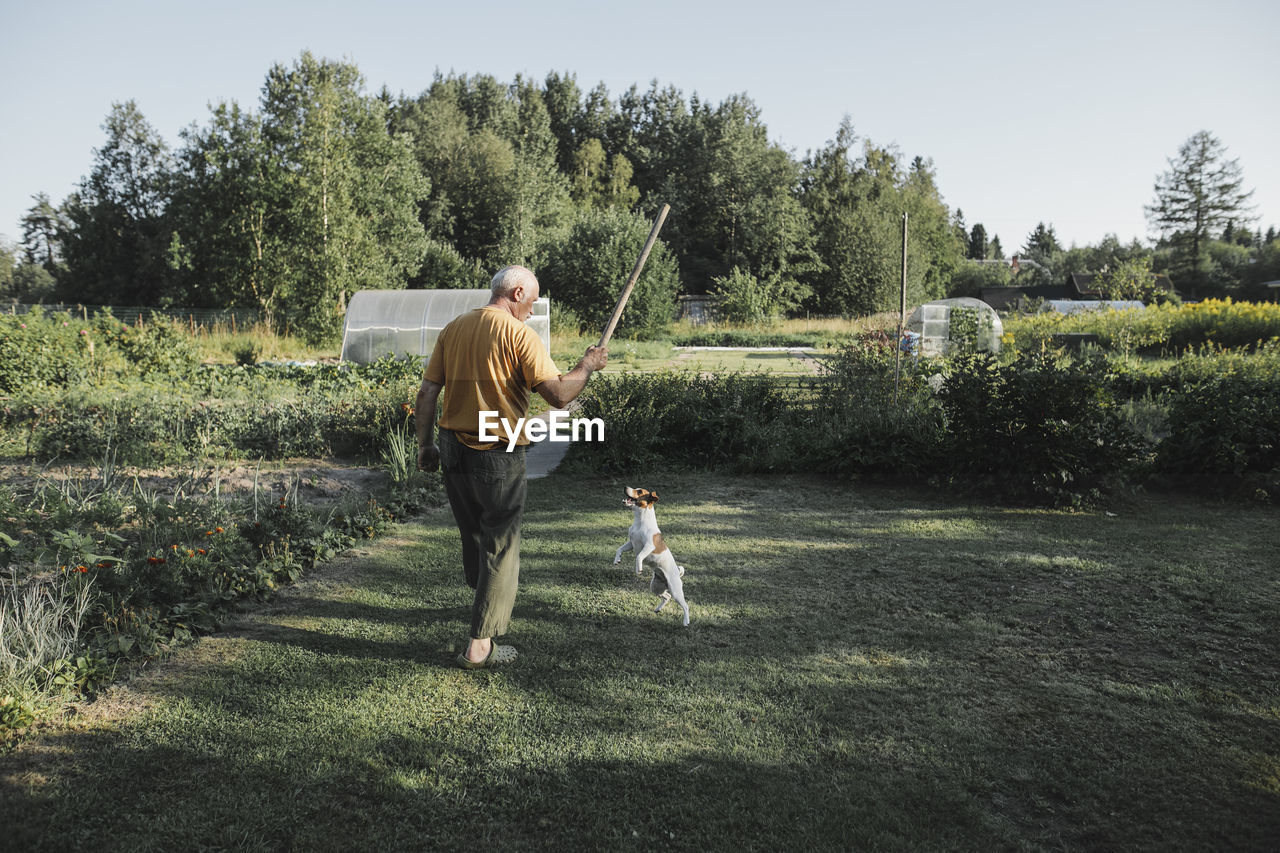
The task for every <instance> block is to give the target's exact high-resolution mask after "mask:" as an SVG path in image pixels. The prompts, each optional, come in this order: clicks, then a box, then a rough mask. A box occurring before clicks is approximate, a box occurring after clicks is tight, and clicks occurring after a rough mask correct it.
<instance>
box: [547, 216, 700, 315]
mask: <svg viewBox="0 0 1280 853" xmlns="http://www.w3.org/2000/svg"><path fill="white" fill-rule="evenodd" d="M649 230H650V223H649V222H647V221H646V220H645V219H644V218H643V217H642V216H640V215H639V214H634V213H628V212H626V211H620V210H616V209H609V210H605V211H594V210H589V211H581V212H579V213H578V214H577V216H576V218H575V219H574V221H573V223H572V224H571V225H570V227H569V228H568V230H567V231H565V232H564V233H563V234H557V235H552V236H551V237H549V238H548V242H547V243H546V244H545V245H544V246H543V247H542V249H541V251H542V252H544V253H545V255H546V258H547V260H546V262H545V263H544V264H543V265H542V266H541V267H540V268H539V269H538V270H537V273H538V280H539V282H540V283H541V285H542V293H543V294H544V295H546V296H549V297H550V298H551V299H552V301H553V303H554V302H556V301H559V302H561V303H562V304H563V305H564V306H565V307H567V308H568V309H570V310H571V311H572V312H573V313H574V314H575V315H576V316H577V317H578V319H579V320H580V322H581V323H583V324H585V327H586V328H589V329H603V328H604V326H605V324H606V323H607V322H608V321H609V317H610V316H611V314H612V313H613V306H614V303H615V301H616V300H617V297H618V295H619V294H620V293H621V292H622V288H623V285H625V284H626V281H627V278H628V277H629V276H630V275H631V270H632V267H634V266H635V261H636V257H637V256H638V255H639V254H640V250H641V249H642V248H643V247H644V243H645V240H646V239H647V238H648V236H649ZM679 289H680V279H679V275H678V273H677V270H676V261H675V256H674V255H672V254H671V252H670V251H669V250H668V249H667V247H666V246H665V245H664V244H663V243H662V242H661V241H659V242H657V243H656V244H654V247H653V250H652V251H651V252H650V254H649V259H648V261H647V262H646V263H645V267H644V271H643V272H642V273H641V275H640V278H639V280H638V281H637V282H636V286H635V289H634V290H633V291H632V292H631V297H630V299H629V300H628V301H627V309H626V311H625V312H624V313H623V315H622V320H621V321H620V322H619V324H618V329H617V334H618V336H619V337H630V338H640V339H648V338H652V337H655V336H658V335H661V334H663V333H665V331H666V327H667V324H668V323H670V322H671V320H672V318H673V317H674V315H675V304H676V299H675V297H676V293H677V292H678V291H679Z"/></svg>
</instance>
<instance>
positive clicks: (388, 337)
mask: <svg viewBox="0 0 1280 853" xmlns="http://www.w3.org/2000/svg"><path fill="white" fill-rule="evenodd" d="M489 295H490V293H489V290H488V289H484V290H360V291H357V292H356V293H354V294H353V295H352V297H351V301H350V302H349V303H348V304H347V318H346V320H345V321H344V322H343V324H342V360H343V361H353V362H355V363H356V364H369V363H370V362H374V361H377V360H378V359H380V358H382V357H383V356H388V355H392V356H397V357H409V358H415V357H423V358H426V357H429V356H430V355H431V350H432V349H433V348H434V347H435V345H436V338H437V337H438V336H439V335H440V330H441V329H443V328H444V327H445V326H446V325H447V324H448V323H449V321H450V320H452V319H453V318H454V317H457V316H458V315H460V314H465V313H466V312H468V311H470V310H471V309H473V308H480V307H482V306H483V305H485V304H487V303H488V302H489ZM528 323H529V325H530V326H532V327H533V330H534V331H535V332H537V333H538V337H539V338H541V339H542V344H543V346H545V347H546V348H547V352H550V351H551V301H550V300H549V299H547V297H545V296H543V297H541V298H539V299H538V301H536V302H534V303H533V314H532V316H530V317H529V320H528Z"/></svg>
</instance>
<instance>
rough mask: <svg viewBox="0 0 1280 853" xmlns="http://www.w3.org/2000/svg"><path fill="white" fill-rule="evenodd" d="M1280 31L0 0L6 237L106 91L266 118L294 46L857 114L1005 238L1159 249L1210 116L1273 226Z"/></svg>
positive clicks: (170, 120)
mask: <svg viewBox="0 0 1280 853" xmlns="http://www.w3.org/2000/svg"><path fill="white" fill-rule="evenodd" d="M1277 44H1280V4H1278V3H1276V2H1274V0H1218V2H1215V3H1205V2H1203V0H1195V2H1190V0H1160V2H1154V1H1153V0H1140V1H1139V2H1126V0H1110V2H1101V0H1074V2H1067V3H1044V2H1039V3H1038V2H1035V0H1021V2H1009V0H994V2H987V3H981V2H976V3H961V2H954V0H950V2H941V0H938V2H930V1H929V0H897V2H883V0H877V2H828V0H785V2H767V3H766V2H760V0H736V1H735V2H700V0H680V2H672V0H648V2H641V3H631V4H619V3H602V2H599V3H598V2H587V0H543V2H540V3H539V2H527V0H526V2H510V0H482V2H473V3H467V2H459V0H450V2H447V3H438V2H424V1H423V0H419V2H389V0H363V1H362V2H324V0H310V2H300V0H290V1H289V2H286V1H285V0H256V2H245V0H223V2H220V3H199V4H196V3H188V2H183V0H165V2H154V0H95V1H94V2H83V1H82V0H72V2H63V3H54V4H39V3H32V2H29V0H0V80H3V87H2V90H0V116H3V131H0V234H3V235H5V236H6V237H7V238H8V239H9V240H10V241H11V242H17V241H18V239H19V238H20V236H21V230H20V228H19V225H18V222H19V220H20V218H21V217H22V215H23V213H24V212H25V210H26V209H27V208H28V207H30V205H31V196H32V195H33V194H35V193H37V192H45V193H48V195H49V196H50V197H51V198H52V200H53V201H54V202H55V203H58V202H60V201H61V200H62V199H63V198H65V197H66V195H67V194H68V193H69V192H71V191H72V189H73V188H74V187H75V185H76V183H77V182H78V181H79V180H80V179H81V177H82V176H84V175H86V174H87V173H88V172H89V170H90V168H91V165H92V162H93V149H94V148H96V147H98V146H100V145H101V144H102V142H103V138H104V137H103V132H102V129H101V125H102V122H103V119H104V118H105V117H106V115H107V112H108V111H109V110H110V108H111V104H112V102H116V101H125V100H128V99H133V100H135V101H136V102H137V103H138V106H139V108H140V109H141V110H142V113H143V115H144V116H146V118H147V119H148V120H149V121H150V123H151V124H152V125H153V126H154V127H155V128H156V129H157V130H158V131H159V132H160V133H161V134H162V135H163V136H164V137H165V138H166V139H167V140H168V141H169V143H170V144H171V145H173V146H176V145H177V144H178V143H179V138H178V132H179V131H180V130H181V129H182V128H183V127H185V126H187V125H189V124H191V123H192V122H197V123H201V124H203V123H205V121H206V120H207V117H208V105H209V104H210V103H211V102H216V101H219V100H223V99H227V100H236V101H238V102H239V103H240V104H241V105H244V106H253V107H255V108H256V106H257V104H258V97H259V93H260V90H261V87H262V83H263V80H264V79H265V76H266V73H267V70H268V69H269V68H270V67H271V65H272V64H273V63H277V62H280V63H285V64H288V63H291V62H292V61H293V60H294V59H295V58H296V57H297V56H298V55H299V54H300V53H301V52H302V51H303V50H311V51H312V52H313V53H315V54H317V55H319V56H322V57H328V58H334V59H347V60H350V61H354V62H355V63H356V65H357V66H359V68H360V70H361V72H362V73H363V74H364V77H365V80H366V82H367V89H368V91H370V92H376V91H377V90H378V89H380V88H381V87H382V86H383V85H384V84H385V85H386V86H388V87H389V88H390V89H391V91H392V92H394V93H400V92H404V93H407V94H411V95H416V94H418V93H419V92H421V91H422V90H423V89H424V88H426V87H427V85H428V84H429V83H430V81H431V77H432V75H433V74H434V73H435V71H437V70H439V71H441V72H445V73H448V72H450V71H455V72H458V73H466V74H491V75H493V76H494V77H496V78H497V79H499V80H500V81H503V82H509V81H511V80H512V79H513V78H514V77H515V75H517V74H522V75H525V76H526V77H530V78H533V79H535V80H538V81H541V80H543V79H544V78H545V76H546V74H547V72H548V71H552V70H556V71H561V72H570V73H572V74H574V75H576V77H577V80H578V84H579V86H580V87H581V88H583V89H584V90H587V89H590V88H591V87H593V86H594V85H595V84H596V83H599V82H603V83H604V84H605V85H606V86H607V87H608V89H609V91H610V93H611V94H612V95H613V96H614V97H615V98H616V97H617V96H618V95H619V94H620V93H621V92H623V91H625V90H626V89H627V88H628V87H630V86H631V85H632V84H637V85H639V86H640V87H641V88H642V89H643V88H647V87H648V85H649V82H650V81H652V80H655V79H656V80H657V81H659V83H660V84H662V85H664V86H665V85H668V84H670V85H674V86H675V87H677V88H678V89H680V90H681V91H682V92H683V93H684V94H685V96H686V98H687V97H689V96H691V95H693V94H695V93H696V94H697V95H698V96H699V98H700V99H701V100H703V101H704V102H711V103H719V102H720V101H721V100H723V99H724V98H725V97H727V96H729V95H731V94H735V93H746V94H747V95H748V96H750V97H751V98H752V99H753V100H754V101H755V103H756V104H757V105H758V106H759V107H760V110H761V114H762V119H763V120H764V122H765V123H766V124H767V125H768V128H769V135H770V137H771V138H772V139H774V140H775V141H776V142H778V143H779V144H781V145H782V146H783V147H785V148H787V149H790V150H791V151H792V152H793V153H794V154H795V155H796V156H803V155H804V154H805V153H806V152H807V151H809V150H812V149H817V148H820V147H821V146H823V145H824V144H825V143H826V142H827V140H829V139H831V138H832V137H833V136H834V135H835V131H836V128H837V127H838V126H839V124H840V121H841V119H842V117H843V116H845V115H848V116H849V117H850V118H851V119H852V121H853V124H854V127H855V130H856V131H857V132H858V134H859V135H861V136H863V137H865V138H868V139H870V140H872V141H873V142H875V143H877V144H880V145H894V146H896V147H897V149H898V150H899V151H900V152H901V153H902V155H903V156H904V158H906V159H907V160H909V159H910V158H911V157H914V156H916V155H921V156H924V157H927V158H931V159H932V160H933V162H934V166H935V168H936V172H937V180H938V186H939V188H940V189H941V191H942V194H943V197H944V199H945V201H946V202H947V204H948V205H949V206H950V207H952V208H953V209H954V208H957V207H958V208H961V209H963V211H964V214H965V220H966V222H967V223H968V224H969V225H973V224H974V223H976V222H981V223H983V224H984V225H985V226H986V229H987V233H988V236H990V235H991V234H998V235H999V236H1000V239H1001V243H1002V244H1003V246H1004V248H1005V250H1006V252H1012V251H1015V250H1016V249H1017V248H1018V247H1019V246H1021V245H1022V243H1023V242H1024V241H1025V239H1026V236H1027V234H1028V233H1029V232H1030V231H1031V230H1032V229H1033V228H1034V227H1035V225H1036V223H1037V222H1040V221H1044V222H1046V223H1049V224H1051V225H1053V226H1054V228H1055V229H1056V231H1057V233H1058V236H1059V238H1060V240H1061V241H1062V242H1063V243H1064V244H1066V245H1070V244H1071V243H1073V242H1074V243H1077V244H1080V245H1084V244H1090V243H1096V242H1097V241H1099V240H1100V239H1101V238H1102V237H1103V236H1104V235H1106V234H1108V233H1111V234H1115V235H1117V236H1118V237H1120V239H1121V240H1123V241H1125V242H1128V241H1129V240H1131V239H1133V238H1135V237H1136V238H1138V239H1141V240H1146V239H1147V238H1148V237H1149V236H1150V235H1149V232H1148V228H1147V224H1146V219H1145V218H1144V216H1143V205H1145V204H1149V203H1150V202H1151V199H1152V185H1153V182H1154V180H1155V177H1156V175H1157V174H1158V173H1160V172H1161V171H1163V170H1164V169H1165V168H1167V159H1168V158H1170V157H1173V156H1174V155H1175V154H1176V153H1177V150H1178V147H1179V146H1180V145H1181V144H1182V143H1183V142H1184V141H1185V140H1186V139H1187V138H1188V137H1190V136H1191V135H1192V134H1193V133H1195V132H1197V131H1199V130H1209V131H1210V132H1212V133H1213V134H1215V135H1216V136H1217V137H1218V138H1219V139H1221V140H1222V141H1223V143H1225V144H1226V145H1227V147H1228V152H1229V154H1230V156H1233V157H1235V158H1237V159H1238V160H1239V162H1240V165H1241V167H1242V168H1243V170H1244V178H1245V183H1246V186H1247V187H1251V188H1254V189H1255V194H1254V199H1253V201H1254V204H1255V206H1256V208H1257V211H1256V212H1257V214H1258V216H1259V221H1260V224H1261V225H1262V227H1264V228H1265V227H1267V226H1269V225H1276V226H1280V159H1277V156H1276V155H1277V152H1278V151H1280V65H1277V59H1278V57H1277ZM672 215H673V216H678V215H679V211H673V212H672Z"/></svg>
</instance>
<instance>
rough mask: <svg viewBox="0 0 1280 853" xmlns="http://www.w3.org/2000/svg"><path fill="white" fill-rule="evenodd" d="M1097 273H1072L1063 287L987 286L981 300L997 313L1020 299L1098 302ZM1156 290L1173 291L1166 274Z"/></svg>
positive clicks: (1012, 305)
mask: <svg viewBox="0 0 1280 853" xmlns="http://www.w3.org/2000/svg"><path fill="white" fill-rule="evenodd" d="M1097 280H1098V274H1097V273H1071V274H1070V275H1069V276H1067V280H1066V282H1065V283H1063V284H1041V285H1036V286H1034V287H984V288H982V301H983V302H985V303H987V304H988V305H990V306H991V307H992V308H995V309H996V310H997V311H1008V310H1009V309H1011V308H1015V307H1017V304H1018V301H1019V300H1020V299H1043V300H1045V301H1046V302H1050V301H1053V300H1060V299H1069V300H1086V301H1091V300H1099V299H1104V298H1105V297H1104V295H1103V294H1102V293H1101V292H1100V291H1099V290H1098V288H1097ZM1155 286H1156V289H1157V290H1164V291H1168V292H1170V293H1172V292H1173V282H1171V281H1170V280H1169V277H1168V276H1167V275H1157V276H1155Z"/></svg>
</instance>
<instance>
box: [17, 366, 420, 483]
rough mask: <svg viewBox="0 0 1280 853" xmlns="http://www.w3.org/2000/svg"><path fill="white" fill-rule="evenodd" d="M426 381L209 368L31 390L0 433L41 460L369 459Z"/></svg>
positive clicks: (407, 375)
mask: <svg viewBox="0 0 1280 853" xmlns="http://www.w3.org/2000/svg"><path fill="white" fill-rule="evenodd" d="M418 374H419V367H418V366H417V365H416V364H414V363H412V362H405V361H394V360H390V359H388V360H384V361H381V362H378V363H376V364H373V365H369V366H366V367H348V366H343V365H312V366H299V365H281V366H252V367H242V366H214V365H204V366H201V367H200V368H198V369H196V370H194V371H193V372H191V373H190V374H189V376H187V377H186V378H185V379H182V380H180V381H175V380H174V379H173V378H172V377H170V376H168V375H165V376H163V377H156V376H152V377H151V378H150V379H139V380H132V381H113V382H104V383H99V384H96V385H90V384H81V385H76V386H74V387H71V388H67V389H59V388H49V387H43V388H31V387H27V388H26V389H24V391H23V393H21V394H19V395H16V396H14V397H11V398H9V400H8V401H7V402H6V404H5V405H4V406H3V407H0V426H2V427H4V428H5V431H6V432H7V434H8V436H9V439H10V441H9V443H10V445H11V446H12V447H14V448H15V449H16V451H17V452H19V453H21V454H22V455H26V456H30V457H34V458H38V459H42V460H49V459H52V458H55V457H57V458H62V459H93V460H98V459H102V458H104V457H106V456H107V455H108V454H111V455H113V457H114V458H115V460H116V461H117V462H120V463H126V464H143V463H168V462H180V461H186V460H187V459H190V458H200V457H205V456H213V457H232V458H235V457H246V456H247V457H263V458H287V457H296V456H325V455H338V456H353V455H367V454H370V453H373V452H375V451H376V450H378V449H379V448H380V447H381V441H382V439H383V437H384V436H385V435H386V433H387V431H388V430H389V429H390V428H391V426H393V425H401V424H403V423H405V421H406V420H409V421H410V422H411V415H410V413H409V411H408V410H409V405H408V402H407V401H408V400H410V399H411V398H412V395H413V391H414V388H415V386H416V383H417V379H418Z"/></svg>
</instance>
